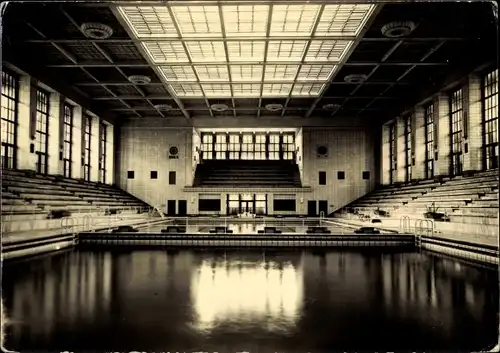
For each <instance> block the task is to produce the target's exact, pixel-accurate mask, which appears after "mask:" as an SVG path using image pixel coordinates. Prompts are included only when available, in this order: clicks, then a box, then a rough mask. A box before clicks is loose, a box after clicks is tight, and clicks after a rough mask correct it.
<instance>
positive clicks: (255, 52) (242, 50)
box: [227, 40, 266, 61]
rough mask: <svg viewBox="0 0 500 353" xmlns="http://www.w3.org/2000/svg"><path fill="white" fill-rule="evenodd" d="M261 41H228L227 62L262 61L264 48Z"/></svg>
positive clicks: (263, 43)
mask: <svg viewBox="0 0 500 353" xmlns="http://www.w3.org/2000/svg"><path fill="white" fill-rule="evenodd" d="M265 44H266V43H265V42H263V41H255V40H252V41H247V42H243V41H228V42H227V51H228V55H229V61H263V60H264V46H265Z"/></svg>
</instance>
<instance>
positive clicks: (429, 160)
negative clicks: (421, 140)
mask: <svg viewBox="0 0 500 353" xmlns="http://www.w3.org/2000/svg"><path fill="white" fill-rule="evenodd" d="M425 177H426V179H431V178H433V177H434V104H433V103H431V104H429V105H428V106H427V107H425Z"/></svg>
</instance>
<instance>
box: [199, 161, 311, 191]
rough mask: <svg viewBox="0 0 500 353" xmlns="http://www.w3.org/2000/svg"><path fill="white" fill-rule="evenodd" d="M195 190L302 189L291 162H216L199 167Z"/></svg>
mask: <svg viewBox="0 0 500 353" xmlns="http://www.w3.org/2000/svg"><path fill="white" fill-rule="evenodd" d="M193 186H195V187H197V186H198V187H301V181H300V173H299V168H298V166H297V164H295V163H293V162H291V161H268V160H266V161H260V160H245V161H243V160H234V161H233V160H212V161H204V162H202V163H200V164H198V166H197V168H196V173H195V178H194V182H193Z"/></svg>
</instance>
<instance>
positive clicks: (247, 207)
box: [240, 200, 255, 213]
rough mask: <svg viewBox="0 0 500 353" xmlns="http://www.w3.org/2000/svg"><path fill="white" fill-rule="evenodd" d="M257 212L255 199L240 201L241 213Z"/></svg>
mask: <svg viewBox="0 0 500 353" xmlns="http://www.w3.org/2000/svg"><path fill="white" fill-rule="evenodd" d="M245 212H247V213H255V201H248V200H245V201H240V213H245Z"/></svg>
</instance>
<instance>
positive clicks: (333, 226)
mask: <svg viewBox="0 0 500 353" xmlns="http://www.w3.org/2000/svg"><path fill="white" fill-rule="evenodd" d="M183 219H185V218H178V219H176V218H173V219H164V220H162V219H157V220H155V221H153V222H154V224H152V223H151V220H148V219H135V220H131V219H123V220H119V221H116V222H111V223H109V224H107V225H104V224H103V225H102V226H101V227H99V228H95V229H93V231H95V232H101V231H106V230H107V229H109V228H110V227H118V226H121V225H131V226H136V227H138V228H139V229H140V230H141V231H147V232H155V233H160V232H161V229H162V228H165V227H166V225H167V223H169V221H170V222H171V221H174V222H176V221H182V220H183ZM245 220H246V221H248V222H247V223H248V224H252V225H255V223H256V221H258V223H260V226H264V225H269V226H276V227H277V228H280V229H283V231H285V232H290V229H288V228H295V232H296V233H297V234H300V233H305V231H306V230H307V225H305V224H303V225H301V226H297V223H300V222H307V221H311V222H312V221H314V220H313V219H307V218H292V219H287V218H271V217H266V218H259V219H240V218H234V219H233V218H228V219H226V221H227V223H228V224H230V223H233V221H236V222H235V223H245V222H244V221H245ZM200 221H205V222H214V224H213V226H214V227H215V225H218V226H221V225H224V221H223V219H221V218H217V217H213V218H204V219H203V218H198V217H193V218H188V232H198V233H199V232H206V233H208V232H209V228H210V227H211V225H206V224H204V225H203V226H200V225H196V223H198V222H200ZM266 221H269V224H265V222H266ZM190 222H192V223H190ZM324 222H325V223H324V224H323V225H324V226H327V227H328V228H329V229H330V230H331V232H332V234H345V235H348V234H352V231H351V230H354V229H357V228H359V227H366V226H371V227H375V228H377V229H380V231H381V232H382V233H397V229H396V228H397V227H396V228H395V227H390V226H383V225H381V224H367V223H366V222H362V221H357V220H345V219H338V218H327V219H324ZM174 224H176V223H174ZM285 224H288V225H285ZM196 227H198V229H197V228H196ZM200 228H201V230H200ZM67 229H68V228H64V229H63V228H54V229H48V230H47V229H43V230H30V231H20V232H12V233H8V234H2V243H3V244H8V243H11V242H14V241H20V240H27V239H36V238H43V237H47V236H54V235H62V234H67V233H69V231H68V230H67ZM80 231H88V230H86V229H78V230H77V232H80ZM234 234H235V235H237V234H238V233H237V232H235V233H234ZM433 237H435V238H443V239H450V240H459V241H466V242H470V243H474V244H479V245H490V246H496V247H498V245H499V242H498V237H494V236H488V235H482V234H472V235H471V234H465V233H458V232H453V233H452V232H442V233H434V234H433Z"/></svg>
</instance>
